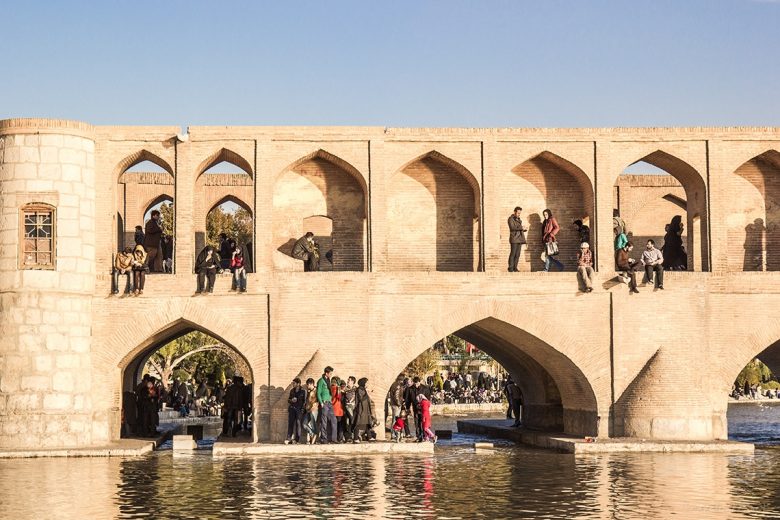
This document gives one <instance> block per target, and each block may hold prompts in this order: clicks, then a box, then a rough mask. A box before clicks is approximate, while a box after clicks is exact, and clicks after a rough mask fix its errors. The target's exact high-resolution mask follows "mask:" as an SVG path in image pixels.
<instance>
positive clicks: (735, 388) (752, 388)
mask: <svg viewBox="0 0 780 520" xmlns="http://www.w3.org/2000/svg"><path fill="white" fill-rule="evenodd" d="M729 397H731V398H732V399H734V400H736V401H739V400H740V399H780V388H762V387H761V385H759V384H758V383H753V384H752V385H751V384H750V383H748V382H747V381H745V384H744V385H742V386H740V385H738V384H736V383H734V384H733V385H732V386H731V393H730V394H729Z"/></svg>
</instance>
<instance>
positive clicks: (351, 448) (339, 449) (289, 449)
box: [213, 441, 434, 457]
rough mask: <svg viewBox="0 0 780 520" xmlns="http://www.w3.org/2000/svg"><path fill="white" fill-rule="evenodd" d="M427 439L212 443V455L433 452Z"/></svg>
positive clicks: (431, 445)
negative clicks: (424, 440)
mask: <svg viewBox="0 0 780 520" xmlns="http://www.w3.org/2000/svg"><path fill="white" fill-rule="evenodd" d="M433 446H434V445H433V444H432V443H430V442H386V441H384V442H383V441H376V442H362V443H360V444H351V443H349V444H256V443H237V442H220V441H217V442H215V443H214V450H213V455H214V457H222V456H226V455H292V456H295V455H307V456H310V455H379V454H432V453H433Z"/></svg>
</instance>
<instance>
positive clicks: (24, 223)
mask: <svg viewBox="0 0 780 520" xmlns="http://www.w3.org/2000/svg"><path fill="white" fill-rule="evenodd" d="M20 220H21V222H20V226H19V229H20V234H21V237H20V240H19V243H20V251H19V258H20V262H19V264H20V265H19V267H20V268H21V269H54V268H55V261H56V251H57V250H56V241H55V233H56V225H55V222H56V220H55V210H54V207H53V206H49V205H48V204H27V205H26V206H23V207H22V209H21V211H20Z"/></svg>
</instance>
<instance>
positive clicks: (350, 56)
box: [0, 0, 780, 127]
mask: <svg viewBox="0 0 780 520" xmlns="http://www.w3.org/2000/svg"><path fill="white" fill-rule="evenodd" d="M0 13H2V17H3V19H4V20H3V24H2V41H3V52H2V58H0V60H2V63H3V67H2V69H1V70H2V71H3V75H2V77H1V78H0V118H6V117H55V118H68V119H80V120H85V121H88V122H91V123H95V124H149V125H156V124H173V125H181V126H187V125H205V124H226V125H241V124H245V125H246V124H249V125H378V126H463V127H485V126H488V127H490V126H519V127H525V126H531V127H583V126H697V125H705V126H719V125H771V126H780V1H772V0H763V1H760V0H646V1H645V0H636V1H628V0H625V1H617V0H615V1H589V0H570V1H563V0H546V1H538V2H526V1H519V0H518V1H487V0H483V1H459V0H449V1H444V0H442V1H422V0H417V1H408V2H407V1H397V0H393V1H386V2H379V1H369V0H363V1H338V0H330V1H326V0H321V1H305V0H298V1H276V2H260V1H244V2H238V1H228V0H225V1H219V2H218V1H211V2H205V1H203V2H201V1H196V0H190V1H184V0H181V1H178V0H166V1H162V0H156V1H141V0H134V1H103V2H101V1H98V0H94V1H92V2H86V1H76V0H73V1H69V2H61V1H56V2H55V1H49V2H44V1H32V0H31V1H24V2H22V1H18V0H14V1H10V0H0Z"/></svg>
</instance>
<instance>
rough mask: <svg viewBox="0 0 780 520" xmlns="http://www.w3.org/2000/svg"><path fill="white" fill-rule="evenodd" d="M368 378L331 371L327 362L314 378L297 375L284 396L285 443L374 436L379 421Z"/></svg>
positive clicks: (363, 439) (371, 439) (366, 439)
mask: <svg viewBox="0 0 780 520" xmlns="http://www.w3.org/2000/svg"><path fill="white" fill-rule="evenodd" d="M367 384H368V379H367V378H365V377H361V378H360V379H357V380H356V379H355V376H349V377H348V378H347V379H346V380H344V379H340V378H339V377H337V376H334V375H333V367H330V366H327V367H325V369H324V370H323V373H322V376H321V377H320V378H319V379H318V380H317V381H316V382H315V381H314V379H313V378H311V377H310V378H308V379H307V380H306V384H305V385H304V384H302V383H301V379H300V378H298V377H296V378H295V379H293V381H292V388H290V392H289V394H288V397H287V404H288V408H287V437H286V439H285V441H284V443H285V444H298V443H306V444H314V443H315V442H316V443H319V444H329V443H345V442H352V443H355V444H359V443H360V442H361V441H374V440H376V432H375V431H374V428H375V427H376V426H378V425H379V421H378V420H377V418H376V412H375V408H374V402H373V400H372V399H371V398H370V397H369V395H368V390H367V388H366V385H367Z"/></svg>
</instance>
